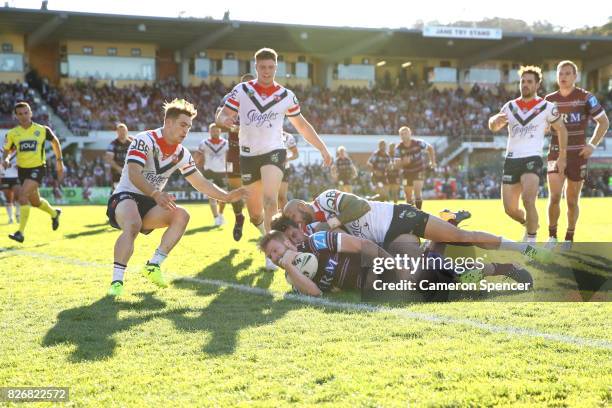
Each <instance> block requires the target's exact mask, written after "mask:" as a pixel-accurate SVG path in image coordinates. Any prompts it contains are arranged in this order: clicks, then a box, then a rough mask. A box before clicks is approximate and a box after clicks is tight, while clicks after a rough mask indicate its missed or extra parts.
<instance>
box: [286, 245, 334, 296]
mask: <svg viewBox="0 0 612 408" xmlns="http://www.w3.org/2000/svg"><path fill="white" fill-rule="evenodd" d="M295 256H297V253H295V255H294V256H293V257H291V256H283V257H282V258H281V259H280V261H279V262H278V263H279V266H280V267H281V268H283V269H284V270H285V271H286V272H287V280H288V281H289V282H290V283H291V285H292V286H293V287H294V288H295V289H296V290H297V291H298V292H300V293H301V294H303V295H308V296H321V294H322V293H323V292H321V289H319V287H318V286H317V285H316V284H315V283H314V282H313V281H311V280H310V279H309V278H307V277H306V276H305V275H303V274H302V273H300V271H299V270H298V269H297V268H296V267H295V266H294V265H293V264H292V263H291V262H292V261H293V259H294V258H295Z"/></svg>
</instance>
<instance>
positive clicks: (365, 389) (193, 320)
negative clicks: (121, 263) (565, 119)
mask: <svg viewBox="0 0 612 408" xmlns="http://www.w3.org/2000/svg"><path fill="white" fill-rule="evenodd" d="M538 206H539V210H540V214H541V218H542V219H541V225H542V226H543V227H542V228H541V229H540V232H541V235H540V238H541V239H542V240H545V238H546V236H545V231H546V228H545V226H546V222H545V221H546V219H545V214H546V213H545V202H544V201H540V202H539V203H538ZM187 207H188V209H189V211H190V213H191V215H192V217H191V221H190V225H189V227H188V231H187V233H186V235H185V237H184V238H183V239H182V241H181V242H180V244H179V245H178V246H177V248H176V249H175V250H174V252H172V254H171V256H170V257H169V258H168V260H167V261H166V262H165V263H164V269H165V270H166V271H167V273H168V274H169V275H170V276H172V277H173V278H174V281H173V283H172V285H171V286H170V287H169V288H167V289H165V290H157V289H155V288H154V287H153V286H152V285H151V284H150V283H149V282H147V281H146V280H144V278H142V277H141V276H140V275H139V274H138V273H136V271H137V270H138V269H139V268H140V266H141V265H142V264H143V263H144V262H145V261H146V260H147V259H148V258H149V257H150V256H151V254H152V252H153V251H154V249H155V248H156V246H157V244H158V242H159V238H160V236H161V232H159V231H157V232H154V233H152V234H151V235H149V236H146V237H145V236H140V237H139V238H138V240H137V241H136V251H135V255H134V257H133V258H132V260H131V262H130V271H129V272H128V274H127V277H126V287H125V289H126V290H125V294H124V296H123V297H122V298H120V300H117V301H115V300H112V299H110V298H108V297H106V296H105V293H106V291H107V289H108V286H109V284H110V280H111V265H112V249H113V245H114V240H115V238H116V237H117V235H118V233H117V232H116V231H115V230H112V229H111V228H110V227H108V226H107V225H106V219H105V215H104V208H103V207H102V206H83V207H76V206H74V207H65V208H64V213H63V215H62V225H61V227H60V229H59V230H58V231H56V232H51V228H50V221H49V219H48V217H47V216H46V215H44V214H43V213H42V212H40V211H36V210H33V211H32V213H31V215H30V224H29V226H28V229H27V231H26V241H25V243H24V244H23V245H21V246H17V245H15V244H14V243H13V242H12V241H10V240H8V238H6V234H7V233H9V232H13V230H14V229H15V227H14V226H12V225H11V226H9V225H0V248H1V252H0V310H1V316H0V317H1V319H0V332H1V335H0V386H65V387H70V402H69V403H67V404H66V405H69V406H158V407H182V406H247V405H255V406H284V405H293V404H297V405H308V406H312V405H315V404H321V405H326V406H332V405H333V406H349V407H354V406H403V407H405V406H449V407H455V406H496V405H500V406H508V405H523V406H589V407H590V406H602V407H603V406H610V405H611V404H612V339H611V338H610V337H611V336H610V333H611V332H612V324H611V319H610V316H611V315H612V306H611V305H610V304H609V303H502V302H490V303H474V302H452V303H445V304H440V303H429V304H413V305H407V306H404V307H403V308H402V309H376V308H368V307H367V306H365V305H363V304H360V303H358V302H359V296H358V294H353V293H348V294H346V293H345V294H338V295H330V296H327V297H326V298H325V300H324V302H320V304H318V303H315V302H308V301H307V300H306V299H304V298H301V297H296V296H286V293H287V292H288V286H287V284H286V283H285V281H284V277H283V274H281V273H276V274H274V273H269V272H265V271H264V270H263V269H262V268H261V267H262V265H263V257H262V255H261V254H260V253H258V252H257V251H256V247H255V242H256V239H257V234H256V230H255V229H254V228H253V227H250V226H249V227H247V228H246V235H245V237H244V238H243V240H242V242H241V243H240V244H239V245H235V243H234V241H233V240H232V238H231V227H232V225H231V224H232V222H233V220H232V215H231V213H230V212H229V211H228V212H226V219H227V220H228V221H229V222H228V224H227V225H225V226H224V227H222V228H220V229H219V228H213V227H211V226H210V225H211V224H212V217H211V216H210V211H209V208H208V207H207V206H205V205H188V206H187ZM444 207H450V208H454V209H457V208H465V209H468V210H470V211H472V213H473V217H472V219H471V220H469V221H468V222H466V224H465V228H467V229H486V230H488V231H491V232H494V233H497V234H503V235H505V236H507V237H508V238H511V239H520V238H521V236H522V231H521V228H520V227H519V226H518V225H516V224H514V223H513V222H511V221H510V219H509V218H508V217H506V216H505V214H504V213H503V210H502V208H501V204H500V202H499V201H497V200H495V201H444V202H426V203H425V206H424V209H425V210H427V211H429V212H434V213H436V212H437V211H438V210H440V209H442V208H444ZM611 207H612V200H611V199H583V200H582V207H581V208H582V215H581V220H580V223H579V228H578V230H577V233H576V239H577V240H578V241H585V242H592V241H598V242H602V241H608V242H610V241H611V240H612V221H610V216H609V211H610V208H611ZM562 211H563V213H564V211H565V209H564V208H562ZM0 217H2V218H1V219H2V220H3V221H4V213H3V212H2V213H1V214H0ZM559 231H560V234H563V233H564V232H565V222H564V220H563V217H562V221H561V223H560V228H559ZM251 288H256V289H251ZM42 405H44V404H42ZM37 406H40V405H37Z"/></svg>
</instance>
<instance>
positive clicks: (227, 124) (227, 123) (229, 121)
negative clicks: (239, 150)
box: [221, 114, 236, 129]
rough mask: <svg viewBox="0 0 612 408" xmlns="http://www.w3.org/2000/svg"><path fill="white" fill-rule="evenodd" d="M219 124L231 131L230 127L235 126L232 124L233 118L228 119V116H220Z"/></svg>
mask: <svg viewBox="0 0 612 408" xmlns="http://www.w3.org/2000/svg"><path fill="white" fill-rule="evenodd" d="M221 124H222V125H223V126H225V127H226V128H228V129H231V128H232V126H235V125H236V122H234V118H232V117H230V116H227V115H224V114H222V115H221Z"/></svg>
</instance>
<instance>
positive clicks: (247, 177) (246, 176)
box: [241, 173, 253, 182]
mask: <svg viewBox="0 0 612 408" xmlns="http://www.w3.org/2000/svg"><path fill="white" fill-rule="evenodd" d="M241 178H242V181H247V182H248V181H251V179H252V178H253V175H252V174H250V173H247V174H242V175H241Z"/></svg>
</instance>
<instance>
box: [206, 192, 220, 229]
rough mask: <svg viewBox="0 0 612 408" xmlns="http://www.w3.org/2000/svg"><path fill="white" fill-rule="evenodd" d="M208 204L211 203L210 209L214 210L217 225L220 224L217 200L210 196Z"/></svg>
mask: <svg viewBox="0 0 612 408" xmlns="http://www.w3.org/2000/svg"><path fill="white" fill-rule="evenodd" d="M208 204H209V205H210V211H211V212H212V215H213V218H214V219H215V225H219V211H217V200H215V199H214V198H210V197H208Z"/></svg>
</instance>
